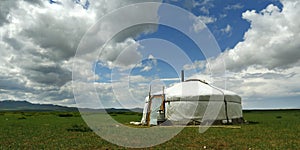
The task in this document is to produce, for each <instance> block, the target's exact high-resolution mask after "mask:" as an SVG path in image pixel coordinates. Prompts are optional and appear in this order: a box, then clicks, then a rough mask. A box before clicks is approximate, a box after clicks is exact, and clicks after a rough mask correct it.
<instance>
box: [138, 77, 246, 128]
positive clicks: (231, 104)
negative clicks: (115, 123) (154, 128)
mask: <svg viewBox="0 0 300 150" xmlns="http://www.w3.org/2000/svg"><path fill="white" fill-rule="evenodd" d="M160 94H162V93H154V94H153V95H160ZM165 97H166V101H168V102H167V103H166V119H168V120H170V121H177V122H186V121H189V120H196V121H199V122H201V121H204V120H202V119H203V116H204V113H205V112H206V113H208V114H213V113H216V111H218V110H220V111H219V113H218V114H217V116H216V118H215V119H216V120H225V119H226V111H225V102H224V98H225V100H226V102H227V114H228V118H229V119H235V118H241V117H242V105H241V97H240V96H238V95H237V94H235V93H233V92H231V91H226V90H223V89H219V88H216V87H214V86H211V85H209V84H205V83H202V82H200V81H188V82H187V81H186V82H181V83H177V84H175V85H174V86H172V87H170V88H167V89H166V90H165ZM148 101H149V97H146V98H145V102H146V103H145V107H144V111H143V118H142V120H141V123H143V124H146V114H147V107H148ZM160 103H161V99H153V100H152V106H151V115H150V124H153V125H156V124H157V123H156V121H157V115H158V114H157V111H158V110H159V106H160ZM208 104H210V106H211V105H212V106H214V108H218V109H213V110H206V108H207V106H208ZM219 108H220V109H219Z"/></svg>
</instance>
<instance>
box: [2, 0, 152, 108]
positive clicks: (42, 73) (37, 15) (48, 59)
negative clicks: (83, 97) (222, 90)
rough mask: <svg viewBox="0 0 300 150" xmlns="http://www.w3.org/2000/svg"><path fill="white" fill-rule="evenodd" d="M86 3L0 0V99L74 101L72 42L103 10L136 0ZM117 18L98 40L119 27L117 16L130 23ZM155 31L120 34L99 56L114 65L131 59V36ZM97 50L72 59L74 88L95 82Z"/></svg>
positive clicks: (140, 29)
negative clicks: (77, 78)
mask: <svg viewBox="0 0 300 150" xmlns="http://www.w3.org/2000/svg"><path fill="white" fill-rule="evenodd" d="M151 1H153V0H151ZM90 2H91V6H90V8H89V9H88V10H85V9H83V8H82V7H81V6H79V5H76V4H74V3H73V2H72V1H70V0H62V4H63V5H55V4H50V3H49V1H29V0H26V1H22V0H19V1H3V2H1V5H0V34H1V35H0V38H1V40H0V49H1V50H0V61H1V64H0V74H1V77H0V93H1V94H0V100H3V99H13V100H20V99H22V100H24V99H25V100H29V101H32V102H39V103H54V104H63V105H74V101H73V94H72V84H71V83H72V82H71V79H72V76H71V70H72V64H73V61H74V55H75V52H76V49H77V45H78V43H79V41H80V40H81V38H82V36H83V34H84V33H85V32H86V31H87V30H88V29H89V27H90V26H91V25H93V24H94V23H96V21H97V20H98V19H100V18H101V17H103V16H104V15H105V14H107V13H109V12H111V11H112V10H114V9H117V8H120V7H123V6H126V5H129V4H134V3H139V2H140V1H137V0H122V1H118V0H101V1H92V0H90ZM130 11H131V12H128V14H129V15H130V14H131V16H132V17H131V18H137V19H138V18H142V17H145V14H142V13H136V12H132V10H130ZM153 12H154V10H153ZM156 12H157V10H156ZM128 14H127V15H128ZM124 15H125V14H124ZM146 15H148V16H151V15H153V14H151V13H147V14H146ZM118 17H119V18H111V21H108V22H106V26H105V27H104V28H105V31H106V33H107V34H103V35H101V36H99V37H101V38H99V39H98V41H97V42H98V43H99V44H103V43H104V42H106V40H107V39H105V37H106V35H109V34H111V33H112V31H111V29H113V28H117V26H118V25H120V22H119V20H120V19H121V20H122V23H126V21H127V22H131V21H133V20H125V21H124V19H125V18H124V17H123V18H122V16H118ZM109 27H113V28H109ZM155 30H156V29H155V26H149V25H148V26H139V27H136V28H133V29H128V30H127V31H124V32H122V33H120V34H119V35H118V36H116V38H115V39H113V41H112V42H111V43H110V44H109V45H108V49H109V48H110V49H111V50H110V51H107V52H106V54H105V55H103V57H102V59H103V60H105V61H106V62H107V63H109V62H111V63H115V64H114V65H119V66H122V65H124V66H126V65H131V64H132V63H135V62H136V61H137V60H139V59H140V58H141V56H140V54H139V53H137V52H136V49H137V47H138V46H139V45H138V43H137V42H136V41H134V40H133V38H135V37H136V36H138V35H139V34H141V33H149V32H153V31H155ZM124 48H128V50H127V52H128V53H124V54H122V55H121V56H122V57H118V56H120V53H121V52H122V49H124ZM97 50H98V49H93V51H89V55H87V56H86V57H85V58H86V59H82V60H77V63H78V64H77V65H78V66H75V69H77V70H78V71H77V72H78V74H77V75H75V76H77V77H79V76H80V77H81V80H78V81H75V82H73V83H74V86H85V85H90V84H93V82H91V81H94V75H95V73H94V72H93V66H92V65H93V63H95V61H96V60H94V61H91V59H90V58H91V57H94V56H96V55H97V52H96V51H97ZM128 55H130V57H128ZM117 58H119V59H117ZM126 58H127V59H126ZM83 70H84V71H83Z"/></svg>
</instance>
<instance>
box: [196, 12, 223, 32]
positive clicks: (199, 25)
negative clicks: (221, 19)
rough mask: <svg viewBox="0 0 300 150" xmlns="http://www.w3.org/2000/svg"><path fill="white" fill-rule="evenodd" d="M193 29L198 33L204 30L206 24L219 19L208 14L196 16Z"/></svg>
mask: <svg viewBox="0 0 300 150" xmlns="http://www.w3.org/2000/svg"><path fill="white" fill-rule="evenodd" d="M193 19H194V24H193V29H194V31H195V32H196V33H197V32H199V31H201V30H203V29H204V28H205V27H206V24H210V23H214V22H216V21H217V19H216V18H213V17H208V16H198V17H194V18H193Z"/></svg>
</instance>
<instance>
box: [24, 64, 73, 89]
mask: <svg viewBox="0 0 300 150" xmlns="http://www.w3.org/2000/svg"><path fill="white" fill-rule="evenodd" d="M25 74H26V75H27V77H28V78H29V79H30V80H31V81H34V82H37V83H41V84H46V85H49V86H58V87H60V86H63V85H64V84H66V83H67V82H69V81H71V80H72V72H71V71H69V70H66V69H63V68H62V67H60V66H59V65H55V66H41V65H38V64H37V65H36V66H31V67H30V68H27V70H26V72H25Z"/></svg>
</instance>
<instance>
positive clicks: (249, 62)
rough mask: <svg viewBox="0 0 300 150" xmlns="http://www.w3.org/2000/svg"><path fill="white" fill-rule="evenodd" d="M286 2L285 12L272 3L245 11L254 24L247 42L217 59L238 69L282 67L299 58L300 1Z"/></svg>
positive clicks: (291, 64)
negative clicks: (254, 9) (255, 66)
mask: <svg viewBox="0 0 300 150" xmlns="http://www.w3.org/2000/svg"><path fill="white" fill-rule="evenodd" d="M283 5H284V8H283V10H282V11H280V10H279V8H278V7H276V6H274V5H272V4H271V5H269V6H268V7H267V8H266V9H264V10H262V11H261V12H255V11H246V12H245V13H243V18H244V19H246V20H248V21H249V22H250V23H251V27H250V29H249V30H248V31H247V32H246V33H245V35H244V41H242V42H239V43H238V44H237V45H236V46H235V47H234V48H233V49H231V50H227V51H226V52H224V53H223V54H222V55H221V56H219V58H218V59H221V58H223V59H224V60H225V61H226V66H227V69H229V70H231V71H239V70H243V69H244V68H247V67H249V66H253V65H258V66H262V67H266V68H268V69H283V68H289V67H292V66H293V65H294V64H295V63H297V62H298V61H299V59H300V53H299V48H300V43H299V42H298V41H299V39H300V36H299V32H300V30H299V28H298V26H299V25H300V21H298V20H297V19H296V15H295V14H297V13H299V12H300V11H299V10H300V9H299V7H300V3H299V2H293V1H284V2H283ZM218 59H216V60H218Z"/></svg>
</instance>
